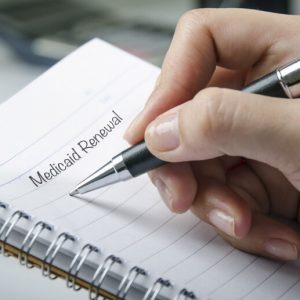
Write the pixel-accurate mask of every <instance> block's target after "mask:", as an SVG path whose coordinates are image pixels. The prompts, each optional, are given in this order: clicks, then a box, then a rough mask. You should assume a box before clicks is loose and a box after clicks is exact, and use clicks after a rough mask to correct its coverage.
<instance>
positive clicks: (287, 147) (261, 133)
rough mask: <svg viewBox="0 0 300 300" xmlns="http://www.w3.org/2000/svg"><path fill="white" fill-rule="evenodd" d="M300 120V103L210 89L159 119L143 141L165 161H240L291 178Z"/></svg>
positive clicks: (148, 130)
mask: <svg viewBox="0 0 300 300" xmlns="http://www.w3.org/2000/svg"><path fill="white" fill-rule="evenodd" d="M299 114H300V104H299V102H297V101H289V102H287V101H286V100H281V99H275V98H271V97H265V96H261V95H254V94H248V93H243V92H238V91H234V90H228V89H220V88H209V89H205V90H203V91H201V92H199V93H198V94H197V95H196V97H195V98H194V99H193V100H191V101H189V102H186V103H184V104H182V105H181V106H180V109H179V110H175V111H172V110H171V111H170V112H166V113H164V114H163V115H161V116H159V117H158V118H157V119H156V120H155V121H153V122H152V123H151V124H150V125H149V126H148V127H147V129H146V133H145V141H146V143H147V146H148V148H149V150H150V151H151V152H152V153H153V154H154V155H155V156H157V157H159V158H160V159H162V160H166V161H172V162H179V161H191V160H205V159H211V158H214V157H219V156H222V155H229V156H242V157H246V158H249V159H254V160H257V161H261V162H264V163H267V164H269V165H271V166H274V167H276V168H278V169H280V170H281V171H282V172H284V173H285V174H286V175H287V174H292V173H293V172H295V171H296V170H297V168H298V166H296V165H295V161H298V159H300V157H299V153H298V152H299V151H298V150H297V149H299V147H300V145H297V140H299V139H298V138H297V136H299V132H300V128H299V127H300V126H299V125H298V124H299V122H298V116H299ZM287 120H289V122H287ZM291 180H292V178H291ZM295 184H299V182H296V180H295Z"/></svg>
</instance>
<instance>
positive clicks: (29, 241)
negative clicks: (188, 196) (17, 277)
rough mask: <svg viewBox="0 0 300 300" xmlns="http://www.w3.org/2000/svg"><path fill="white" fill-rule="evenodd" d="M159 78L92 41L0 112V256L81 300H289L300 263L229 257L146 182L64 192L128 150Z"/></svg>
mask: <svg viewBox="0 0 300 300" xmlns="http://www.w3.org/2000/svg"><path fill="white" fill-rule="evenodd" d="M158 74H159V68H157V67H154V66H152V65H150V64H148V63H146V62H144V61H142V60H140V59H138V58H136V57H134V56H131V55H129V54H127V53H125V52H123V51H121V50H119V49H117V48H115V47H114V46H112V45H109V44H107V43H105V42H104V41H101V40H99V39H95V40H92V41H90V42H88V43H87V44H85V45H83V46H82V47H80V48H79V49H78V50H76V51H75V52H73V53H72V54H70V55H69V56H67V57H66V58H65V59H63V60H62V61H61V62H59V63H58V64H56V65H55V66H54V67H52V68H51V69H50V70H49V71H47V72H46V73H45V74H43V75H42V76H40V77H39V78H38V79H36V80H35V81H34V82H32V83H31V84H30V85H28V86H27V87H26V88H24V89H23V90H21V91H20V92H19V93H17V94H16V95H15V96H13V97H12V98H11V99H9V100H8V101H6V102H5V103H4V104H2V105H1V106H0V139H1V148H0V201H1V202H0V240H1V247H0V250H1V252H2V253H3V254H4V255H13V256H16V257H17V258H18V259H19V261H20V263H21V264H22V265H24V266H27V267H28V268H31V267H33V266H37V267H39V268H41V270H42V271H41V274H42V275H43V276H47V277H49V278H50V279H54V278H56V277H61V278H64V279H65V280H66V285H67V287H69V288H72V289H74V290H79V289H80V288H82V287H83V288H85V289H86V290H87V291H88V293H87V296H88V297H89V298H90V299H97V298H104V299H143V300H148V299H151V300H154V299H212V300H221V299H222V300H226V299H228V300H229V299H230V300H233V299H247V300H250V299H265V300H271V299H272V300H275V299H281V300H284V299H285V300H287V299H289V300H292V299H299V297H300V261H299V260H298V261H296V262H293V263H281V262H275V261H271V260H267V259H264V258H261V257H257V256H253V255H250V254H246V253H244V252H241V251H239V250H236V249H234V248H232V247H231V246H230V245H229V244H227V243H226V242H225V241H223V240H222V238H221V237H220V236H218V235H217V234H216V232H215V231H214V229H213V228H212V227H211V226H209V225H207V224H205V223H203V222H202V221H200V220H199V219H198V218H196V217H195V216H194V215H193V214H191V213H190V212H187V213H185V214H180V215H176V214H172V213H171V212H170V211H168V209H167V208H166V207H165V205H164V204H163V202H162V201H161V199H160V197H159V195H158V193H157V191H156V190H155V188H154V187H153V186H152V184H151V183H150V182H149V179H148V178H147V176H146V175H144V176H141V177H138V178H135V179H133V180H130V181H127V182H121V183H118V184H115V185H113V186H110V187H106V188H103V189H100V190H97V191H93V192H91V193H88V194H86V195H82V196H80V197H70V196H69V195H68V192H69V191H70V190H71V189H72V188H73V187H74V186H75V185H76V184H77V183H78V182H80V181H81V180H82V179H84V178H85V177H87V176H88V175H90V174H91V173H92V172H93V171H95V170H96V169H97V168H98V167H100V166H101V165H102V164H103V163H105V162H106V161H107V160H109V159H110V158H111V157H112V156H114V155H116V154H117V153H119V152H120V151H121V150H123V149H125V148H126V147H128V145H127V144H126V142H125V141H124V140H123V138H122V136H123V133H124V131H125V129H126V127H127V126H128V124H129V123H130V121H131V120H132V119H133V117H134V116H135V115H136V114H137V113H138V112H139V111H140V110H141V109H142V108H143V106H144V104H145V102H146V100H147V98H148V96H149V94H150V92H151V90H152V88H153V86H154V82H155V80H156V78H157V76H158Z"/></svg>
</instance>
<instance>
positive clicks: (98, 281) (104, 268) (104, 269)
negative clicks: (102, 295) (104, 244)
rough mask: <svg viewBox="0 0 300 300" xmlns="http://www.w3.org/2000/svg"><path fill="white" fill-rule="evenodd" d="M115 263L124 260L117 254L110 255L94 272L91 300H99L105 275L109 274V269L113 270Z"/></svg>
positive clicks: (120, 262) (90, 292) (90, 293)
mask: <svg viewBox="0 0 300 300" xmlns="http://www.w3.org/2000/svg"><path fill="white" fill-rule="evenodd" d="M114 264H122V260H121V259H120V258H119V257H117V256H115V255H109V256H108V257H107V258H106V259H105V260H104V262H103V263H102V264H101V265H100V266H99V267H98V268H97V270H96V272H95V273H94V276H93V279H92V283H91V286H90V290H89V299H90V300H97V299H98V298H99V290H100V288H101V285H102V283H103V281H104V279H105V277H106V276H107V273H108V272H109V270H111V268H112V267H113V265H114ZM95 287H96V288H95ZM95 290H96V291H95Z"/></svg>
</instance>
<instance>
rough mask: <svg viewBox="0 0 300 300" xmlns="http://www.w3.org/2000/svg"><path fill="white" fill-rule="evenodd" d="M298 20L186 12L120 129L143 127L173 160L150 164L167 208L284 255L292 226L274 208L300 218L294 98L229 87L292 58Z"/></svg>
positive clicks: (291, 254)
mask: <svg viewBox="0 0 300 300" xmlns="http://www.w3.org/2000/svg"><path fill="white" fill-rule="evenodd" d="M299 28H300V18H299V17H298V16H287V15H278V14H271V13H264V12H257V11H251V10H239V9H224V10H221V9H218V10H215V9H209V10H193V11H191V12H188V13H186V14H185V15H184V16H183V17H182V18H181V20H180V21H179V24H178V26H177V29H176V32H175V35H174V39H173V41H172V44H171V47H170V49H169V51H168V53H167V56H166V58H165V61H164V63H163V67H162V71H161V75H160V77H159V80H158V83H157V86H156V88H155V90H154V91H153V93H152V95H151V97H150V99H149V101H148V103H147V104H146V106H145V108H144V110H143V111H142V112H141V113H140V115H139V116H138V117H137V118H136V119H135V120H134V122H133V123H132V124H131V126H130V127H129V128H128V130H127V132H126V134H125V138H126V139H127V140H128V141H129V142H130V143H137V142H138V141H140V140H142V139H143V137H144V133H145V141H146V143H147V145H148V147H149V150H150V151H151V152H152V153H153V154H154V155H155V156H157V157H159V158H160V159H163V160H166V161H170V162H175V163H174V164H168V165H165V166H163V167H161V168H159V169H157V170H154V171H152V172H151V173H150V178H151V179H152V181H153V183H154V184H155V185H156V186H157V187H158V189H159V191H160V193H161V195H162V197H163V199H164V200H165V202H166V204H167V205H168V207H169V208H170V209H171V210H172V211H174V212H178V213H181V212H184V211H186V210H188V209H191V210H192V211H193V212H194V213H195V214H196V215H197V216H198V217H200V218H201V219H202V220H204V221H206V222H208V223H210V224H212V225H213V226H215V228H216V230H217V231H218V232H219V233H220V234H221V235H222V236H223V237H224V238H225V239H226V240H227V241H229V242H230V243H231V244H232V245H234V246H235V247H237V248H239V249H242V250H245V251H248V252H252V253H255V254H258V255H263V256H267V257H271V258H276V259H282V260H294V259H297V258H298V257H299V256H300V235H299V233H297V232H296V231H295V230H294V229H293V228H292V227H290V226H289V225H287V224H285V223H284V222H281V221H279V220H278V219H277V218H274V215H276V216H279V217H282V218H284V219H290V220H297V221H298V222H300V208H299V204H300V201H299V190H300V121H299V120H300V117H299V116H300V102H299V100H286V99H275V98H271V97H265V96H260V95H253V94H248V93H243V92H240V91H235V90H233V89H241V88H242V87H243V86H244V85H245V84H247V83H249V82H251V81H253V80H255V79H257V78H258V77H260V76H262V75H264V74H266V73H268V72H270V71H273V70H274V69H275V68H276V67H277V66H280V65H283V64H285V63H287V62H289V61H291V60H293V59H295V58H298V57H299V56H300V55H299V52H298V51H299V50H298V48H299V47H298V46H299V41H300V35H299V33H298V32H299ZM207 87H210V88H207ZM216 87H218V88H216ZM228 88H230V89H228ZM153 120H154V121H153ZM149 123H150V125H149Z"/></svg>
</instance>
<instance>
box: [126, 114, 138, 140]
mask: <svg viewBox="0 0 300 300" xmlns="http://www.w3.org/2000/svg"><path fill="white" fill-rule="evenodd" d="M141 114H142V112H140V113H139V114H138V115H137V116H136V117H135V118H134V120H133V121H132V122H131V123H130V124H129V126H128V127H127V129H126V131H125V133H124V135H123V138H124V139H125V140H126V141H128V142H131V140H132V138H133V135H132V132H133V129H134V127H136V126H137V124H138V122H139V120H140V118H141Z"/></svg>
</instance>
